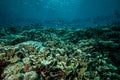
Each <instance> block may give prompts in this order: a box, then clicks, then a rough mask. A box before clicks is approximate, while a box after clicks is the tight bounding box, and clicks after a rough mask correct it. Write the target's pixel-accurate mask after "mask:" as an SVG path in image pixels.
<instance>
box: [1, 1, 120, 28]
mask: <svg viewBox="0 0 120 80" xmlns="http://www.w3.org/2000/svg"><path fill="white" fill-rule="evenodd" d="M116 12H117V13H118V14H120V1H119V0H1V1H0V24H1V25H2V24H4V25H6V24H20V25H26V24H27V25H28V24H35V23H41V24H42V23H43V24H44V25H45V24H46V25H47V24H50V25H51V26H55V25H60V24H62V23H60V21H62V22H64V23H68V22H70V23H71V24H74V25H75V24H76V25H77V26H78V27H82V26H91V25H94V24H102V23H103V24H106V23H110V22H112V21H115V20H117V19H116V18H115V17H116ZM44 22H45V23H44Z"/></svg>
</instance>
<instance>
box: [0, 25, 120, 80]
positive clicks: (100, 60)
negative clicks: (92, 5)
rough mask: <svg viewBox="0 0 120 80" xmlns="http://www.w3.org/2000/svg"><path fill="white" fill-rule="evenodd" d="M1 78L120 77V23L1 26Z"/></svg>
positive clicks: (69, 79) (90, 79)
mask: <svg viewBox="0 0 120 80" xmlns="http://www.w3.org/2000/svg"><path fill="white" fill-rule="evenodd" d="M0 80H120V24H110V25H104V26H97V27H94V28H92V27H91V28H87V29H77V28H62V29H56V28H44V27H41V26H37V25H36V27H30V26H26V27H20V26H8V27H2V26H1V27H0Z"/></svg>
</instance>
